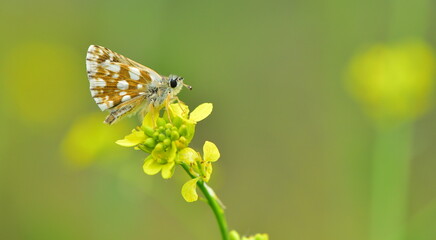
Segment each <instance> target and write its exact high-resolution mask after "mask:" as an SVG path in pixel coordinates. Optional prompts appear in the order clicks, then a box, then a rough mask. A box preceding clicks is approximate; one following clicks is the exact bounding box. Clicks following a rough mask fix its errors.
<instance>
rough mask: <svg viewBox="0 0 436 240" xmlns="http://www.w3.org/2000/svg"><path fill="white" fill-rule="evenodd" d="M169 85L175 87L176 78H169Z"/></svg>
mask: <svg viewBox="0 0 436 240" xmlns="http://www.w3.org/2000/svg"><path fill="white" fill-rule="evenodd" d="M170 86H171V87H172V88H175V87H177V80H176V79H171V80H170Z"/></svg>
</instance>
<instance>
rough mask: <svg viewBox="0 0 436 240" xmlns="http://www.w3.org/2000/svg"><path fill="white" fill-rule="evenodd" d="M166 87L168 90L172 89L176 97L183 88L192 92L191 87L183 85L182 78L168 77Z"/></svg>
mask: <svg viewBox="0 0 436 240" xmlns="http://www.w3.org/2000/svg"><path fill="white" fill-rule="evenodd" d="M168 85H169V87H170V88H172V89H173V93H174V95H177V94H178V93H179V92H180V90H182V87H183V86H185V87H187V88H188V89H189V90H192V87H191V86H189V85H186V84H184V83H183V77H179V76H176V75H170V76H169V77H168Z"/></svg>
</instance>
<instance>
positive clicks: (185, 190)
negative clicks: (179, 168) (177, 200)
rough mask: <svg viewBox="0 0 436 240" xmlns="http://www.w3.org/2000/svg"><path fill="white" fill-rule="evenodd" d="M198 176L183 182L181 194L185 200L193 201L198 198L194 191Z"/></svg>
mask: <svg viewBox="0 0 436 240" xmlns="http://www.w3.org/2000/svg"><path fill="white" fill-rule="evenodd" d="M197 181H198V178H194V179H191V180H189V181H187V182H186V183H185V184H183V187H182V196H183V198H184V199H185V201H187V202H195V201H197V200H198V194H197V191H196V188H197Z"/></svg>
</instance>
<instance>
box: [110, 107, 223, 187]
mask: <svg viewBox="0 0 436 240" xmlns="http://www.w3.org/2000/svg"><path fill="white" fill-rule="evenodd" d="M212 108H213V106H212V104H211V103H204V104H201V105H200V106H198V107H197V108H196V109H195V110H194V111H192V112H191V113H189V108H188V106H186V105H185V104H183V103H181V102H180V103H176V104H170V105H169V108H168V109H167V110H165V111H164V112H163V113H162V116H160V110H159V109H154V110H153V111H152V112H148V113H147V114H146V115H145V117H144V120H143V121H142V126H141V127H140V128H137V129H134V130H132V133H131V134H129V135H127V136H125V137H124V139H121V140H118V141H117V142H116V143H117V144H118V145H121V146H123V147H135V148H136V149H141V150H143V151H144V152H147V153H150V155H149V156H148V157H147V158H146V159H145V162H144V165H143V170H144V172H145V173H146V174H148V175H155V174H157V173H159V172H161V173H162V177H163V178H165V179H167V178H170V177H171V176H172V175H173V173H174V167H175V164H176V157H177V153H178V152H179V151H180V150H183V149H185V148H187V147H188V145H189V143H190V142H191V140H192V138H193V137H194V133H195V125H196V123H197V122H199V121H201V120H203V119H204V118H206V117H207V116H209V114H210V113H211V112H212ZM215 157H216V156H215ZM212 158H213V156H212V157H211V159H212ZM208 171H210V172H211V170H208Z"/></svg>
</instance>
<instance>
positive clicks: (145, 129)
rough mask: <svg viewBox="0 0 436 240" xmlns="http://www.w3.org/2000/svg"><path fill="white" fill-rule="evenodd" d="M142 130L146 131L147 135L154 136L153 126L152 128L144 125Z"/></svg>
mask: <svg viewBox="0 0 436 240" xmlns="http://www.w3.org/2000/svg"><path fill="white" fill-rule="evenodd" d="M142 130H143V131H144V133H145V135H147V136H149V137H153V134H154V130H153V128H151V127H149V126H142Z"/></svg>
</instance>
